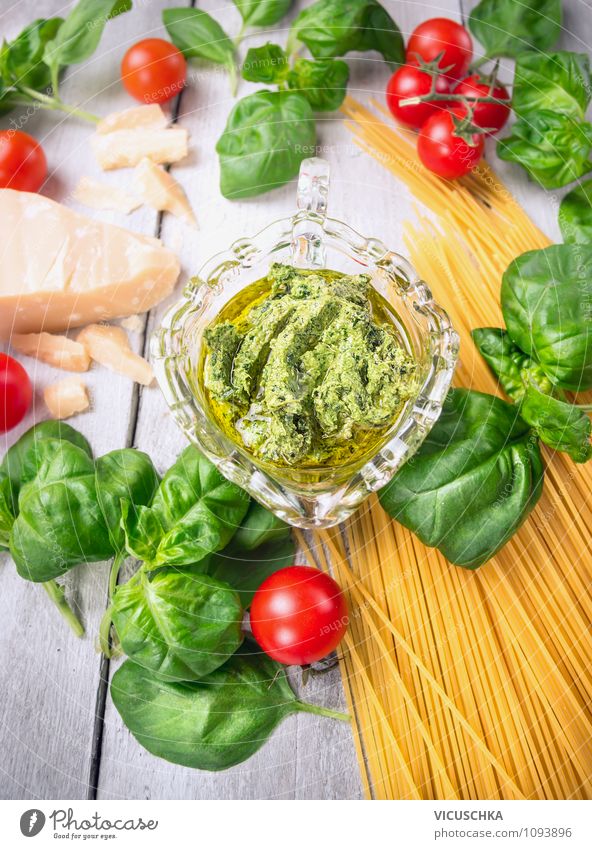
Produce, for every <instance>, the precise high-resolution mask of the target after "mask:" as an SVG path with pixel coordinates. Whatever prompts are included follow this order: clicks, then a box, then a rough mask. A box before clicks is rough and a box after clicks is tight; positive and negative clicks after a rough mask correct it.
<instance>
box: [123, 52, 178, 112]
mask: <svg viewBox="0 0 592 849" xmlns="http://www.w3.org/2000/svg"><path fill="white" fill-rule="evenodd" d="M186 78H187V62H186V61H185V57H184V56H183V54H182V53H181V51H180V50H178V49H177V48H176V47H175V45H174V44H171V43H170V41H165V40H164V39H162V38H146V39H144V41H138V43H137V44H134V45H133V46H132V47H130V49H129V50H128V51H127V53H126V54H125V56H124V57H123V61H122V63H121V81H122V83H123V85H124V86H125V88H126V89H127V91H128V92H129V93H130V94H131V96H132V97H135V98H136V100H140V101H142V103H166V101H167V100H171V98H173V97H176V95H178V94H179V92H180V91H181V89H182V88H183V86H184V85H185V80H186Z"/></svg>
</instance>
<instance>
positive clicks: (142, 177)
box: [135, 159, 197, 227]
mask: <svg viewBox="0 0 592 849" xmlns="http://www.w3.org/2000/svg"><path fill="white" fill-rule="evenodd" d="M135 176H136V183H137V186H138V189H139V191H140V194H141V196H142V200H143V201H144V203H146V204H148V206H151V207H153V208H154V209H158V210H163V211H165V212H170V213H172V214H173V215H176V216H177V217H178V218H181V219H183V221H185V222H186V223H187V224H189V225H190V226H191V227H197V221H196V220H195V215H194V214H193V210H192V209H191V204H190V203H189V201H188V199H187V195H186V194H185V192H184V191H183V189H182V187H181V186H180V185H179V183H178V182H177V181H176V180H175V178H174V177H172V176H171V175H170V174H169V173H168V171H165V170H164V168H161V167H160V165H155V164H154V162H152V160H151V159H143V160H142V161H141V162H140V164H139V165H138V167H137V168H136V170H135Z"/></svg>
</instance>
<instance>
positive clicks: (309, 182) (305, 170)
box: [296, 156, 330, 218]
mask: <svg viewBox="0 0 592 849" xmlns="http://www.w3.org/2000/svg"><path fill="white" fill-rule="evenodd" d="M329 171H330V169H329V163H328V162H327V160H326V159H319V158H318V157H317V156H313V157H312V158H311V159H304V160H303V161H302V164H301V165H300V174H299V175H298V194H297V196H296V202H297V204H298V209H301V210H302V211H303V212H314V213H316V214H317V215H320V216H322V217H323V218H324V217H325V215H326V214H327V195H328V194H329Z"/></svg>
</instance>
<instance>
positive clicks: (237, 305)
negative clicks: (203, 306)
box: [198, 269, 415, 471]
mask: <svg viewBox="0 0 592 849" xmlns="http://www.w3.org/2000/svg"><path fill="white" fill-rule="evenodd" d="M297 274H298V276H299V277H300V278H302V277H305V276H306V275H314V276H315V278H317V286H318V278H319V277H322V278H323V280H326V281H327V283H328V284H329V285H328V288H331V285H330V284H331V282H332V281H339V280H340V278H344V279H345V280H348V279H349V278H346V277H345V276H344V275H343V274H341V273H339V272H336V271H332V270H329V269H324V270H321V271H317V270H314V271H305V270H301V269H298V271H297ZM273 285H274V279H273V276H272V275H271V274H270V275H266V276H265V277H263V278H261V279H260V280H257V281H256V282H254V283H252V284H250V285H249V286H247V287H245V288H244V289H242V290H241V291H240V292H238V293H237V294H236V295H235V296H234V297H233V298H232V299H231V300H230V301H229V302H228V303H227V304H226V305H225V306H224V307H223V308H222V310H221V311H220V313H219V314H218V316H217V317H216V319H215V320H214V322H212V324H211V325H210V327H209V328H208V331H212V330H214V328H216V327H217V326H219V325H232V326H233V327H234V328H236V331H237V333H238V334H240V336H241V337H244V335H245V334H246V333H247V331H248V330H250V329H251V328H252V327H253V317H252V311H253V309H255V308H257V307H259V306H261V305H263V304H264V303H265V302H266V301H267V300H268V299H269V298H270V296H271V295H272V287H273ZM276 297H277V296H276ZM365 297H366V299H367V302H369V305H370V316H371V320H372V324H373V325H375V326H376V327H378V328H388V330H389V333H390V335H391V336H392V334H393V333H395V334H396V336H397V338H398V340H399V343H398V344H399V346H400V348H401V349H403V350H404V351H405V356H406V357H407V358H408V354H407V346H405V344H404V343H403V341H402V340H401V336H400V332H399V327H400V326H401V324H400V321H398V320H397V319H398V317H397V315H396V313H395V312H394V310H393V309H392V307H391V305H390V304H389V303H388V302H387V301H386V300H385V298H383V297H382V295H380V293H379V292H377V291H376V289H374V287H373V286H372V285H370V284H368V285H367V289H366V292H365ZM383 335H384V334H383ZM210 355H211V351H210V347H209V345H208V343H207V342H205V343H204V345H203V346H202V352H201V358H200V362H199V366H198V369H199V372H198V380H199V384H200V386H201V388H202V390H203V392H204V396H205V398H206V401H207V404H208V406H209V408H210V411H211V414H212V418H213V420H214V421H215V422H216V424H217V425H218V426H219V427H220V429H221V430H222V431H223V432H224V433H225V434H226V435H227V436H228V437H229V438H230V439H231V440H232V441H233V442H235V443H236V444H238V445H239V446H240V447H241V448H242V449H243V450H246V451H248V452H249V453H250V454H251V455H252V456H254V457H257V459H258V460H259V461H260V462H261V461H262V459H263V460H264V461H265V465H267V466H269V467H270V468H272V469H273V468H277V469H278V470H281V469H290V468H294V466H295V465H297V467H298V469H300V470H305V469H306V470H311V471H313V470H315V469H319V470H321V469H327V468H334V467H339V466H349V467H351V465H352V464H355V465H360V466H361V465H362V464H363V462H365V461H366V460H367V459H369V457H371V456H372V455H373V454H374V453H376V451H377V450H378V448H379V447H380V445H381V443H382V442H384V438H385V435H386V434H387V432H388V431H389V429H390V428H391V427H392V425H393V423H394V421H395V420H396V419H397V418H398V416H399V414H400V412H401V411H402V409H403V408H404V406H405V401H402V402H401V404H400V405H399V407H398V409H397V410H395V411H394V414H393V415H392V416H390V418H389V420H388V421H386V422H384V423H381V425H380V426H372V427H360V426H356V428H355V431H354V432H352V434H351V437H350V438H335V439H331V438H325V439H324V440H323V443H322V457H319V451H317V452H316V453H315V454H314V455H311V454H309V455H304V456H300V457H299V458H298V460H297V463H293V462H287V461H285V460H284V458H283V457H278V458H274V460H273V461H270V460H269V458H265V457H264V458H261V456H259V455H258V453H257V450H256V449H254V450H251V449H250V448H249V447H248V445H247V444H245V441H244V440H243V438H242V436H241V433H240V428H241V422H242V420H243V416H244V411H242V412H241V411H239V410H237V405H236V403H232V402H229V401H226V400H222V399H221V398H219V397H214V396H213V394H212V392H210V391H209V389H208V387H207V381H206V377H205V372H206V367H207V359H208V356H210ZM414 367H415V365H413V366H412V369H413V368H414ZM412 384H413V385H414V384H415V377H410V378H409V386H408V387H407V388H408V389H409V392H408V393H407V397H409V395H410V394H412V388H413V387H412ZM405 400H406V399H405ZM237 428H238V429H237Z"/></svg>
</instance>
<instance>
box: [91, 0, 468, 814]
mask: <svg viewBox="0 0 592 849" xmlns="http://www.w3.org/2000/svg"><path fill="white" fill-rule="evenodd" d="M305 5H309V3H299V4H295V7H294V10H293V13H292V16H294V15H295V14H296V13H297V10H298V8H299V7H301V6H305ZM385 5H386V6H387V7H388V8H389V9H390V11H391V13H392V14H393V16H394V17H395V18H396V20H397V22H398V23H399V25H400V26H401V28H402V30H403V32H404V34H408V33H409V32H410V31H411V29H412V28H413V27H414V26H415V25H416V24H417V23H419V21H420V20H421V19H422V18H423V17H425V12H424V11H422V10H421V9H418V8H417V7H416V6H415V5H414V4H412V3H405V4H402V3H394V2H390V3H389V2H387V3H385ZM440 7H441V10H442V13H444V12H445V10H446V8H448V9H449V10H455V11H456V10H457V9H458V5H457V0H446V3H441V4H440ZM200 8H205V9H206V10H207V11H210V12H212V13H213V14H214V15H215V16H216V17H217V18H218V19H219V20H220V22H221V23H222V25H223V26H224V28H225V29H226V31H227V32H229V33H230V34H233V33H235V32H237V31H238V28H239V18H238V15H237V14H236V11H235V10H234V9H233V8H232V7H230V8H229V9H227V8H226V7H223V8H220V7H219V4H217V3H216V2H204V3H203V4H202V3H200ZM455 16H456V17H458V14H456V15H455ZM286 20H287V21H288V22H289V20H290V18H288V19H286ZM287 28H288V23H286V21H282V22H281V24H279V25H278V26H277V27H276V28H272V29H271V30H270V31H269V33H268V38H269V40H271V41H275V40H277V41H279V42H281V43H285V39H286V36H287ZM263 40H264V39H262V37H261V34H260V33H258V34H254V35H253V36H252V37H249V38H247V39H246V41H245V43H244V45H243V48H242V54H243V56H244V53H245V51H246V49H247V48H248V46H249V45H254V44H258V43H261V42H262V41H263ZM348 58H349V59H350V66H351V69H352V79H351V83H350V91H351V92H352V93H353V94H354V95H356V96H360V97H362V98H368V97H369V96H370V95H376V96H378V97H382V96H383V92H384V87H385V86H386V83H387V80H388V78H389V70H388V68H387V67H386V66H385V64H384V62H383V61H382V60H381V59H379V58H378V57H377V56H376V55H367V54H365V55H359V56H356V55H353V56H352V57H348ZM257 88H259V86H257V85H254V84H249V83H245V82H242V83H241V84H240V89H239V96H240V97H242V96H244V95H245V94H247V93H248V92H250V91H255V90H256V89H257ZM232 104H233V99H232V97H231V95H230V91H229V87H228V81H227V79H226V77H225V75H224V74H221V73H219V72H217V71H216V70H212V69H208V70H204V69H202V68H197V69H196V71H195V77H194V79H193V81H192V83H191V85H190V87H189V88H188V90H187V91H186V92H185V93H184V95H183V98H182V104H181V116H180V123H181V125H183V126H186V127H187V128H188V129H189V131H190V133H191V138H192V149H193V150H194V154H193V156H192V158H191V162H189V163H187V164H185V163H179V164H178V165H175V166H174V167H173V169H172V171H173V173H174V175H175V177H176V178H177V179H178V180H179V181H180V183H181V184H182V185H183V186H184V188H185V190H186V192H187V194H188V196H189V198H190V200H191V202H192V204H193V206H194V209H195V212H196V215H197V218H198V222H199V227H200V229H199V232H197V233H193V232H192V231H191V230H188V229H187V228H186V227H185V226H184V225H183V224H181V223H179V222H178V221H176V220H175V219H172V218H171V217H170V216H166V217H165V219H164V224H163V231H162V235H163V238H164V241H165V244H167V245H169V246H171V247H175V248H176V247H177V246H178V247H179V250H180V255H181V259H182V264H183V268H184V271H185V273H186V275H187V276H190V275H191V274H193V273H195V271H196V270H197V269H198V268H199V267H200V266H201V265H202V264H203V262H204V261H205V260H206V259H208V258H209V257H210V256H211V255H212V254H214V253H215V252H217V251H220V250H224V249H225V248H227V247H228V245H229V244H230V243H231V242H232V241H233V240H234V239H237V238H239V237H242V236H245V235H249V234H253V233H256V232H258V230H260V229H262V228H263V227H264V226H265V225H267V224H269V223H270V222H271V221H274V220H276V219H279V218H282V217H285V216H286V215H290V214H292V213H293V212H294V210H295V181H292V183H290V184H289V185H287V186H284V187H282V188H280V189H276V190H275V191H273V192H270V193H268V194H266V195H263V196H261V197H258V198H254V199H252V200H248V201H243V202H236V201H235V202H231V201H227V200H225V199H224V198H223V197H221V195H220V192H219V188H218V168H217V166H214V163H215V156H214V153H213V148H214V145H215V141H216V140H217V139H218V137H219V136H220V134H221V133H222V130H223V128H224V125H225V122H226V118H227V116H228V113H229V111H230V109H231V106H232ZM317 125H318V128H319V140H318V144H319V151H318V155H320V156H323V157H325V158H327V159H328V160H329V161H330V163H331V167H332V183H331V195H330V209H329V212H330V214H331V215H333V216H335V217H337V218H347V220H348V222H349V223H350V224H351V225H352V226H354V227H355V228H356V229H358V230H359V231H360V232H362V233H366V234H372V235H376V236H379V237H381V238H383V239H385V240H386V241H387V243H389V244H392V245H394V246H395V247H396V246H397V245H400V244H401V237H400V234H401V224H402V221H403V218H404V216H405V215H406V214H408V210H409V208H410V206H409V204H410V200H411V199H410V198H407V200H408V203H402V202H401V201H400V199H399V196H398V195H399V188H398V187H396V186H394V184H393V183H392V181H388V180H385V177H384V172H383V169H382V168H381V167H380V166H379V165H378V164H377V163H375V162H374V161H373V160H371V159H370V158H369V157H366V156H365V155H363V154H362V153H361V152H360V151H359V149H358V148H356V147H354V145H353V144H352V140H351V136H350V134H349V133H348V132H347V130H346V129H345V128H344V127H343V125H342V120H341V118H340V116H339V115H329V116H324V117H323V116H320V117H319V119H318V121H317ZM401 194H404V193H403V192H402V191H401ZM361 198H362V200H361ZM182 283H183V281H182ZM182 283H181V284H180V285H182ZM176 298H178V292H177V293H176V294H175V296H173V297H172V298H171V299H169V302H168V303H164V304H162V305H160V306H159V307H158V308H157V309H156V310H154V311H153V312H152V313H151V315H150V319H149V333H152V332H153V331H154V329H155V328H156V327H158V325H159V323H160V321H161V318H162V315H163V313H164V312H165V311H166V309H167V307H168V306H169V305H170V303H172V302H173V301H174V300H175V299H176ZM136 441H137V444H138V446H139V447H141V448H142V449H143V450H145V451H148V452H149V453H150V454H151V455H152V456H154V457H155V458H156V460H157V462H158V465H159V466H160V467H161V468H166V466H167V465H169V464H170V463H171V462H172V461H173V460H174V458H175V456H176V455H177V453H178V452H179V450H180V449H181V448H182V447H183V445H184V444H185V440H184V437H183V436H182V434H181V433H180V432H179V430H178V429H177V427H176V425H175V424H174V422H173V420H172V418H171V417H170V415H169V413H168V411H167V408H166V406H165V403H164V400H163V399H162V398H161V397H160V396H158V395H154V394H150V395H143V396H142V398H141V400H140V407H139V415H138V425H137V430H136ZM114 668H115V666H113V669H114ZM295 683H296V682H295ZM301 697H303V698H310V700H311V701H315V702H318V703H319V704H327V705H329V706H331V707H335V708H337V709H342V710H343V709H344V700H343V694H342V691H341V687H340V684H339V673H338V670H333V671H331V672H329V673H326V674H325V675H324V676H321V677H320V678H315V679H312V680H311V681H310V682H309V684H308V685H307V687H306V689H305V690H304V691H302V692H301ZM361 793H362V788H361V782H360V777H359V770H358V765H357V761H356V757H355V751H354V747H353V741H352V738H351V731H350V729H349V728H348V727H347V726H344V725H342V724H340V723H333V722H324V721H323V720H321V719H318V718H316V717H311V716H304V715H303V716H295V717H290V718H289V719H288V720H286V721H285V722H284V723H283V724H282V726H281V727H280V729H279V730H278V731H277V732H276V734H274V736H273V737H272V739H271V740H270V741H269V742H268V743H267V744H266V745H265V746H264V747H263V749H262V750H261V751H260V752H259V753H258V754H257V755H256V756H255V757H254V758H252V759H251V760H249V761H248V762H247V763H245V764H242V765H240V766H237V767H235V768H234V769H231V770H227V771H226V772H224V773H217V774H207V773H202V772H197V771H192V770H187V769H181V768H179V767H174V766H170V765H167V764H166V763H164V762H163V761H159V760H157V759H155V758H153V757H151V756H150V755H149V754H147V753H146V752H145V751H144V750H142V749H141V748H140V747H139V746H138V745H137V744H136V742H135V741H134V740H133V738H132V737H131V736H130V735H129V734H128V732H127V731H125V729H123V728H122V727H121V721H120V719H119V717H118V715H117V712H116V711H115V709H114V708H113V705H112V704H111V702H110V700H109V701H108V702H107V706H106V715H105V732H104V739H103V753H102V761H101V770H100V780H99V798H118V797H125V798H144V797H147V798H176V799H184V798H191V799H193V798H196V799H210V798H214V799H216V798H224V799H226V798H234V799H262V798H263V799H272V798H298V799H305V798H313V799H332V798H336V799H357V798H360V797H361Z"/></svg>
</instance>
